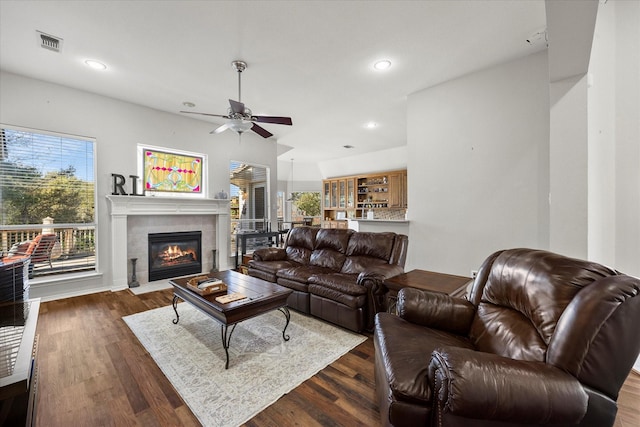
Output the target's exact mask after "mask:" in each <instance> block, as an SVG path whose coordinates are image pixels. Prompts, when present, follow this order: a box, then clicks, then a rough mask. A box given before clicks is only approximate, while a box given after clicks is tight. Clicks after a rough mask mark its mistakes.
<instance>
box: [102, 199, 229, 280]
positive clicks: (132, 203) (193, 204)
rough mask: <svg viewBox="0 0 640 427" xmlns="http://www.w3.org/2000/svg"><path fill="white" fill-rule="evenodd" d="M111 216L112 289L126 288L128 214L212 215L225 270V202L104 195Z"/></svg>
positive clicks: (226, 235) (222, 200)
mask: <svg viewBox="0 0 640 427" xmlns="http://www.w3.org/2000/svg"><path fill="white" fill-rule="evenodd" d="M107 200H108V202H109V203H108V204H109V211H110V214H111V272H112V277H113V284H112V289H113V290H121V289H125V288H127V287H128V286H129V280H128V277H127V274H128V273H127V271H128V268H127V267H128V266H127V263H128V259H127V217H128V216H130V215H149V216H154V215H155V216H158V215H213V216H215V225H216V248H217V251H218V259H219V265H220V269H227V268H228V265H227V264H228V259H229V254H228V251H229V249H228V244H227V240H228V237H229V200H224V199H193V198H173V197H145V196H114V195H108V196H107Z"/></svg>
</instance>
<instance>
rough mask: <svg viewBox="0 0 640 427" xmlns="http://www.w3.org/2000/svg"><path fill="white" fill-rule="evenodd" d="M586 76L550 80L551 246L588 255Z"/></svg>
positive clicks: (557, 250)
mask: <svg viewBox="0 0 640 427" xmlns="http://www.w3.org/2000/svg"><path fill="white" fill-rule="evenodd" d="M586 80H587V77H586V76H585V75H584V74H583V75H581V76H573V77H569V78H566V79H563V80H560V81H556V82H551V83H549V93H550V98H551V99H550V104H551V107H550V111H549V115H550V135H549V152H550V156H549V157H550V185H549V187H550V190H549V193H550V194H549V200H550V211H549V222H550V228H549V249H550V250H551V251H553V252H557V253H560V254H563V255H567V256H572V257H575V258H581V259H585V258H587V215H588V209H587V176H588V170H587V83H586Z"/></svg>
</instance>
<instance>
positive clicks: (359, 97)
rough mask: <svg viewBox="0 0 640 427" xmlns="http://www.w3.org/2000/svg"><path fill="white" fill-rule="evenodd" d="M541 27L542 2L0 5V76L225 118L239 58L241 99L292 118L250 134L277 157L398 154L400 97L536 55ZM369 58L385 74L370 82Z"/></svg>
mask: <svg viewBox="0 0 640 427" xmlns="http://www.w3.org/2000/svg"><path fill="white" fill-rule="evenodd" d="M544 28H545V4H544V0H505V1H500V0H488V1H485V0H471V1H461V0H459V1H164V0H163V1H5V0H2V1H0V68H1V69H2V70H5V71H9V72H13V73H18V74H23V75H26V76H29V77H33V78H37V79H42V80H46V81H50V82H54V83H58V84H61V85H65V86H70V87H74V88H78V89H82V90H86V91H90V92H94V93H98V94H101V95H106V96H110V97H113V98H118V99H122V100H125V101H129V102H133V103H136V104H140V105H145V106H148V107H152V108H155V109H158V110H162V111H167V112H171V113H176V114H179V113H178V111H179V110H183V109H185V107H183V105H182V103H183V102H184V101H190V102H193V103H195V104H196V107H195V108H193V109H192V110H193V111H202V112H208V113H216V114H225V113H226V111H227V108H228V101H227V100H228V99H229V98H232V99H237V93H238V87H237V76H236V72H235V71H234V70H233V69H232V68H231V61H233V60H235V59H241V60H244V61H246V62H247V63H248V69H247V70H246V71H245V72H244V73H243V75H242V100H243V102H245V103H246V104H247V106H248V107H249V108H251V109H252V110H253V113H254V114H256V115H260V114H262V115H282V116H291V117H292V119H293V126H291V127H289V126H280V125H269V124H265V125H264V126H263V127H265V128H266V129H268V130H269V131H270V132H272V133H273V134H274V137H273V138H277V140H278V143H279V144H282V145H284V146H287V147H291V150H290V151H288V152H287V153H286V154H282V155H281V156H280V157H281V159H283V160H289V159H290V158H295V159H296V161H302V162H305V161H322V160H329V159H333V158H338V157H343V156H345V155H356V154H361V153H366V152H372V151H378V150H382V149H386V148H392V147H397V146H403V145H406V138H407V135H406V114H405V113H406V99H407V96H408V95H409V94H411V93H413V92H416V91H419V90H421V89H424V88H427V87H429V86H433V85H436V84H438V83H441V82H444V81H446V80H449V79H451V78H455V77H458V76H461V75H464V74H467V73H469V72H472V71H475V70H478V69H482V68H486V67H489V66H491V65H494V64H497V63H500V62H503V61H505V60H509V59H515V58H518V57H522V56H526V55H529V54H531V53H534V52H536V51H539V50H541V49H544V48H545V44H544V43H538V44H536V45H534V46H531V45H529V44H527V43H526V39H527V38H529V37H530V36H531V35H532V34H534V33H535V32H537V31H539V30H541V29H544ZM36 30H39V31H42V32H45V33H47V34H51V35H54V36H58V37H61V38H62V39H63V40H64V42H63V47H62V52H61V53H60V54H57V53H54V52H51V51H48V50H45V49H42V48H41V47H40V46H39V43H38V39H37V36H36ZM382 58H387V59H390V60H391V61H392V62H393V65H392V67H391V69H389V70H388V71H386V72H377V71H374V70H373V68H372V65H373V63H374V62H375V61H376V60H378V59H382ZM86 59H97V60H100V61H102V62H104V63H105V64H107V65H108V69H107V70H106V71H102V72H97V71H94V70H91V69H89V68H88V67H86V66H85V65H84V60H86ZM193 118H194V119H198V120H199V119H200V118H196V117H193ZM202 120H208V121H210V122H211V123H212V124H211V128H212V129H214V128H215V127H217V125H218V124H222V123H223V122H224V119H215V118H214V119H205V118H202ZM372 120H373V121H375V122H377V123H379V125H378V127H377V128H375V129H366V128H365V127H364V124H365V123H366V122H369V121H372ZM211 138H216V135H211ZM346 144H349V145H353V146H355V148H354V149H351V150H346V149H345V148H343V147H342V146H343V145H346ZM282 151H283V150H280V152H282Z"/></svg>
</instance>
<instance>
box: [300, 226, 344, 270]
mask: <svg viewBox="0 0 640 427" xmlns="http://www.w3.org/2000/svg"><path fill="white" fill-rule="evenodd" d="M353 233H354V231H353V230H350V229H339V228H323V229H320V231H318V234H317V235H316V244H315V246H314V249H313V252H312V253H311V259H310V261H309V264H311V265H315V266H318V267H326V268H330V269H332V270H334V271H340V269H341V268H342V265H343V264H344V260H345V259H346V257H347V256H346V252H347V246H348V244H349V239H350V238H351V236H352V235H353Z"/></svg>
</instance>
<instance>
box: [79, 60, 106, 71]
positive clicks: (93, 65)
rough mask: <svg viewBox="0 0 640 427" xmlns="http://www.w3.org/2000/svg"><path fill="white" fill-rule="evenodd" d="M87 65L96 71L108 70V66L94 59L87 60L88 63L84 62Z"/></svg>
mask: <svg viewBox="0 0 640 427" xmlns="http://www.w3.org/2000/svg"><path fill="white" fill-rule="evenodd" d="M84 63H85V64H87V66H89V67H91V68H93V69H94V70H106V69H107V66H106V65H104V64H103V63H102V62H100V61H96V60H94V59H87V60H86V61H84Z"/></svg>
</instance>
